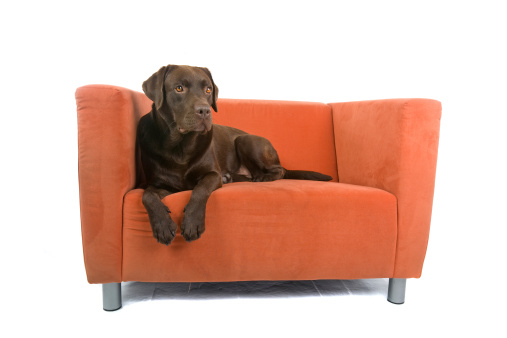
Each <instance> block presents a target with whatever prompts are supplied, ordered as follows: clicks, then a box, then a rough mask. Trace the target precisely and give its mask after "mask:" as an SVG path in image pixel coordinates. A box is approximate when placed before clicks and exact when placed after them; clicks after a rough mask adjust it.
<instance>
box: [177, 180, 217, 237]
mask: <svg viewBox="0 0 507 338" xmlns="http://www.w3.org/2000/svg"><path fill="white" fill-rule="evenodd" d="M221 186H222V176H221V175H220V174H219V173H217V172H210V173H208V174H206V175H205V176H204V177H203V178H202V179H200V180H199V182H198V183H197V185H196V186H195V188H194V190H192V195H191V196H190V201H189V202H188V204H187V206H186V207H185V215H184V216H183V222H182V223H181V235H182V236H183V238H185V240H186V241H187V242H191V241H193V240H196V239H198V238H200V237H201V235H202V233H203V232H204V219H205V216H206V202H208V198H209V196H210V195H211V193H212V192H213V191H215V190H216V189H218V188H220V187H221Z"/></svg>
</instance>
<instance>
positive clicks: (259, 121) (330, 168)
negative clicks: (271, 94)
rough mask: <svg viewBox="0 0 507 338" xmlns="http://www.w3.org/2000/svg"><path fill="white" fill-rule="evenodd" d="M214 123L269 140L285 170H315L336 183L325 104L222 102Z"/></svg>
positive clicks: (254, 101) (335, 170)
mask: <svg viewBox="0 0 507 338" xmlns="http://www.w3.org/2000/svg"><path fill="white" fill-rule="evenodd" d="M217 108H218V112H217V113H215V112H214V113H213V123H216V124H221V125H226V126H231V127H234V128H238V129H241V130H243V131H245V132H247V133H250V134H255V135H259V136H263V137H266V138H267V139H269V140H270V141H271V143H272V144H273V146H274V147H275V149H276V150H277V152H278V155H279V157H280V162H281V164H282V166H283V167H284V168H286V169H293V170H313V171H318V172H321V173H323V174H327V175H330V176H332V177H333V181H337V178H338V173H337V167H336V153H335V147H334V131H333V121H332V113H331V107H330V106H328V105H326V104H323V103H313V102H295V101H267V100H242V99H219V100H218V103H217Z"/></svg>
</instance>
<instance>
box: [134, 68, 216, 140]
mask: <svg viewBox="0 0 507 338" xmlns="http://www.w3.org/2000/svg"><path fill="white" fill-rule="evenodd" d="M143 91H144V93H145V94H146V96H148V98H150V99H151V100H152V101H153V104H154V106H155V108H156V110H157V111H158V112H159V113H160V115H161V117H162V118H163V119H164V121H165V122H166V123H167V124H168V125H169V126H170V127H171V128H173V127H174V128H176V129H177V130H178V132H180V133H182V134H186V133H189V132H192V131H196V132H202V133H206V132H208V131H210V130H211V126H212V117H211V109H210V107H212V108H213V110H215V111H217V97H218V87H217V86H216V85H215V82H213V78H212V77H211V73H210V71H209V70H208V69H207V68H201V67H190V66H176V65H168V66H164V67H162V68H160V69H159V70H158V71H157V72H156V73H155V74H153V75H152V76H151V77H150V78H149V79H148V80H146V81H144V83H143Z"/></svg>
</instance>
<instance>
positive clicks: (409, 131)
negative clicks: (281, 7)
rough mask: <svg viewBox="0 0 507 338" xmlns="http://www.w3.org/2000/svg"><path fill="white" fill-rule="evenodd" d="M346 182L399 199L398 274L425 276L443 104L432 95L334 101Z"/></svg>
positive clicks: (342, 178)
mask: <svg viewBox="0 0 507 338" xmlns="http://www.w3.org/2000/svg"><path fill="white" fill-rule="evenodd" d="M331 107H332V109H333V123H334V130H335V135H336V138H335V144H336V153H337V160H338V168H339V175H340V182H343V183H350V184H357V185H362V186H369V187H375V188H379V189H383V190H386V191H389V192H391V193H393V194H394V195H395V196H396V198H397V199H398V244H397V249H396V264H395V269H394V275H393V277H394V278H410V277H420V275H421V271H422V266H423V262H424V257H425V255H426V248H427V244H428V237H429V230H430V221H431V210H432V206H433V191H434V185H435V173H436V163H437V152H438V140H439V133H440V118H441V112H442V106H441V104H440V102H438V101H434V100H427V99H393V100H377V101H364V102H348V103H335V104H331Z"/></svg>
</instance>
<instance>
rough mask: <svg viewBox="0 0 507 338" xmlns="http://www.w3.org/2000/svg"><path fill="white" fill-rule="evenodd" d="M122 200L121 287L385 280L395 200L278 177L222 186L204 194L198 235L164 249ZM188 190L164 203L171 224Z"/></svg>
mask: <svg viewBox="0 0 507 338" xmlns="http://www.w3.org/2000/svg"><path fill="white" fill-rule="evenodd" d="M142 194H143V190H141V189H136V190H132V191H130V192H129V193H127V194H126V196H125V200H124V210H123V217H124V220H123V270H122V274H123V280H124V281H146V282H211V281H245V280H308V279H351V278H382V277H384V278H387V277H391V276H392V273H393V268H394V255H395V249H396V236H397V202H396V198H395V196H394V195H392V194H390V193H388V192H386V191H383V190H379V189H375V188H368V187H362V186H355V185H349V184H342V183H336V182H315V181H297V180H279V181H275V182H263V183H250V182H246V183H231V184H226V185H224V186H223V187H222V188H220V189H218V190H216V191H214V192H213V193H212V194H211V196H210V198H209V201H208V204H207V209H206V231H205V232H204V234H203V235H202V237H201V238H200V239H198V240H196V241H193V242H191V243H187V242H186V241H185V240H184V239H183V237H182V236H181V235H180V234H179V233H178V234H177V236H176V238H175V239H174V240H173V242H172V243H171V244H170V245H169V246H165V245H162V244H159V243H157V241H156V240H155V239H154V238H153V235H152V231H151V227H150V224H149V221H148V216H147V213H146V211H145V209H144V206H143V204H142V202H141V197H142ZM190 194H191V192H190V191H183V192H180V193H176V194H172V195H169V196H167V197H166V198H164V200H163V202H164V203H165V204H166V205H167V206H168V207H169V209H170V210H171V217H172V218H173V220H174V221H175V222H177V223H178V225H180V224H181V221H182V218H183V208H184V207H185V205H186V204H187V203H188V200H189V198H190Z"/></svg>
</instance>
